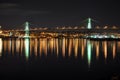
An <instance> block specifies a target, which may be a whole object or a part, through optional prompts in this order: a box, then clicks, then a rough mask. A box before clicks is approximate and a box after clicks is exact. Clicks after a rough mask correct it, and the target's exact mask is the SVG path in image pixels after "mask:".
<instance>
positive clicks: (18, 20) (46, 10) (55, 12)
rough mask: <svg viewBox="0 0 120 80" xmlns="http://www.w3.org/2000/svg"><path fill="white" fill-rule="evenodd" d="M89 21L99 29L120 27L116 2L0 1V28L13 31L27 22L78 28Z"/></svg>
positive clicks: (118, 7)
mask: <svg viewBox="0 0 120 80" xmlns="http://www.w3.org/2000/svg"><path fill="white" fill-rule="evenodd" d="M88 17H91V18H93V19H94V20H97V21H98V22H100V23H99V24H100V25H116V26H120V3H119V2H118V0H79V1H75V0H69V1H67V0H64V1H62V0H60V1H58V0H55V1H52V0H0V25H1V26H2V27H5V28H13V27H18V26H19V25H22V24H23V23H24V22H25V21H29V22H30V23H31V24H35V25H36V26H37V25H38V26H49V27H51V26H62V25H67V26H69V25H71V26H75V25H78V26H79V25H81V22H82V21H83V20H85V19H86V18H88Z"/></svg>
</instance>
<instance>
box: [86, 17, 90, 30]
mask: <svg viewBox="0 0 120 80" xmlns="http://www.w3.org/2000/svg"><path fill="white" fill-rule="evenodd" d="M87 28H88V29H91V18H88V25H87Z"/></svg>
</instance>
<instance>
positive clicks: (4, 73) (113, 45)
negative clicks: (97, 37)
mask: <svg viewBox="0 0 120 80" xmlns="http://www.w3.org/2000/svg"><path fill="white" fill-rule="evenodd" d="M119 68H120V41H106V40H104V41H102V40H101V41H92V40H87V39H80V38H59V39H58V38H51V39H47V38H35V39H20V38H6V39H2V38H0V77H1V79H8V78H11V79H24V78H27V79H29V78H30V79H37V78H39V79H41V78H44V79H46V78H50V79H59V78H60V79H64V77H66V78H70V79H75V78H79V79H81V80H86V79H87V80H91V79H92V80H112V79H114V78H117V79H118V78H119V77H120V69H119ZM43 76H44V77H43Z"/></svg>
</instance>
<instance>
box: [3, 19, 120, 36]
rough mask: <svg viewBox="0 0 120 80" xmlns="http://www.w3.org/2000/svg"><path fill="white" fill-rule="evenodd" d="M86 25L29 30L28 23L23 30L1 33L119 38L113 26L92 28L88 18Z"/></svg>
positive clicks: (118, 32) (116, 29)
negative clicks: (111, 36) (112, 36)
mask: <svg viewBox="0 0 120 80" xmlns="http://www.w3.org/2000/svg"><path fill="white" fill-rule="evenodd" d="M84 22H85V23H86V24H85V26H86V27H55V28H48V27H43V28H30V27H29V23H28V22H25V24H24V25H25V29H19V30H7V31H6V30H4V31H3V33H6V34H5V35H7V34H9V35H10V36H17V37H18V36H24V37H29V36H41V34H42V36H43V35H44V36H49V35H52V36H53V34H54V35H62V36H63V35H71V34H74V35H75V34H78V35H79V36H80V35H82V36H86V35H88V36H91V35H114V36H117V37H118V36H120V35H119V34H120V29H119V28H117V27H115V26H113V27H112V28H108V26H105V27H103V28H100V27H99V26H97V27H93V26H92V22H94V20H93V19H91V18H88V19H86V20H85V21H84Z"/></svg>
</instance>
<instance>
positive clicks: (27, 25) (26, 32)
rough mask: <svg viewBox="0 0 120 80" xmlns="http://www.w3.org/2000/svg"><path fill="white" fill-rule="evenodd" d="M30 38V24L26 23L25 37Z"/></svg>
mask: <svg viewBox="0 0 120 80" xmlns="http://www.w3.org/2000/svg"><path fill="white" fill-rule="evenodd" d="M28 36H29V23H28V22H26V23H25V37H28Z"/></svg>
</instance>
